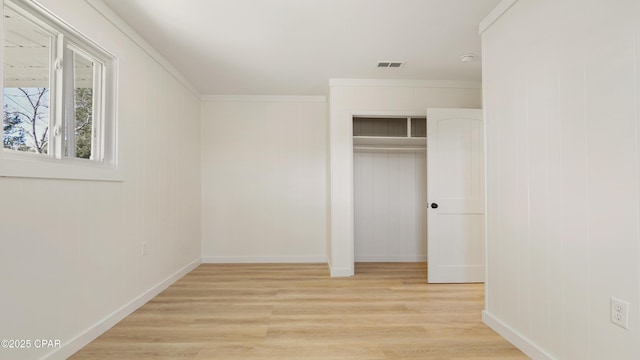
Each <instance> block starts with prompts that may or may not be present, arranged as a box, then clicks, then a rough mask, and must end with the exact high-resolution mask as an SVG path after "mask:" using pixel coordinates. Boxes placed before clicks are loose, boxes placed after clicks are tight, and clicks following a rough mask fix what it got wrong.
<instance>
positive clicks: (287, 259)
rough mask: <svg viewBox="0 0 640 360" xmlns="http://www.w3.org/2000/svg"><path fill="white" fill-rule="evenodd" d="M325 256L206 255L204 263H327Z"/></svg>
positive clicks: (203, 259)
mask: <svg viewBox="0 0 640 360" xmlns="http://www.w3.org/2000/svg"><path fill="white" fill-rule="evenodd" d="M326 262H327V258H326V257H324V256H205V257H203V258H202V263H203V264H270V263H277V264H286V263H290V264H296V263H326Z"/></svg>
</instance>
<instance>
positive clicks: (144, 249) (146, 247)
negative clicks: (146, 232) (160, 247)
mask: <svg viewBox="0 0 640 360" xmlns="http://www.w3.org/2000/svg"><path fill="white" fill-rule="evenodd" d="M148 254H149V243H148V242H146V241H144V242H142V256H145V255H148Z"/></svg>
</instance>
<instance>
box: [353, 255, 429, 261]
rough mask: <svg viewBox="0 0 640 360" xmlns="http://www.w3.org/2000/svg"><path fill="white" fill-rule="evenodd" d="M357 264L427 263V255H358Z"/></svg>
mask: <svg viewBox="0 0 640 360" xmlns="http://www.w3.org/2000/svg"><path fill="white" fill-rule="evenodd" d="M355 260H356V262H426V261H427V255H382V256H377V255H356V256H355Z"/></svg>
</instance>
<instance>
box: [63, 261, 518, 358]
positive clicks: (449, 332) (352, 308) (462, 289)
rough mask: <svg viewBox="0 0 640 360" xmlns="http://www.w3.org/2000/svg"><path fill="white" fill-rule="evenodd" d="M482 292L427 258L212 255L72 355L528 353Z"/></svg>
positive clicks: (441, 355)
mask: <svg viewBox="0 0 640 360" xmlns="http://www.w3.org/2000/svg"><path fill="white" fill-rule="evenodd" d="M483 291H484V287H483V285H482V284H462V285H458V284H455V285H452V284H447V285H432V284H429V285H428V284H426V265H425V264H424V263H360V264H357V265H356V276H354V277H351V278H330V277H329V274H328V271H327V266H326V265H325V264H295V265H292V264H233V265H229V264H204V265H201V266H199V267H198V268H197V269H195V270H194V271H192V272H191V273H189V274H187V275H186V276H185V277H183V278H182V279H180V280H179V281H178V282H176V283H175V284H173V285H172V286H171V287H169V288H168V289H167V290H165V291H164V292H162V293H161V294H160V295H158V296H157V297H155V298H154V299H152V300H151V301H149V302H148V303H147V304H145V305H144V306H143V307H141V308H140V309H138V310H137V311H136V312H134V313H133V314H131V315H130V316H129V317H127V318H126V319H124V320H123V321H121V322H120V323H118V324H117V325H116V326H114V327H113V328H111V329H110V330H109V331H107V332H106V333H104V334H103V335H102V336H100V337H99V338H97V339H96V340H95V341H93V342H92V343H90V344H89V345H87V346H86V347H85V348H83V349H81V350H80V351H79V352H78V353H76V354H75V355H74V356H72V357H71V359H74V360H80V359H92V360H100V359H167V360H168V359H194V360H204V359H278V360H287V359H318V360H320V359H323V360H324V359H336V360H337V359H340V360H348V359H368V360H378V359H475V360H480V359H528V357H526V356H525V355H523V354H522V353H521V352H520V351H519V350H518V349H516V348H515V347H513V346H512V345H511V344H509V343H508V342H507V341H506V340H504V339H503V338H501V337H500V336H499V335H497V334H496V333H495V332H494V331H493V330H491V329H489V328H488V327H487V326H485V325H484V324H483V323H482V322H481V311H482V309H483V306H484V305H483V304H484V295H483Z"/></svg>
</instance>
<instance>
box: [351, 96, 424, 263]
mask: <svg viewBox="0 0 640 360" xmlns="http://www.w3.org/2000/svg"><path fill="white" fill-rule="evenodd" d="M358 116H361V117H396V116H397V117H426V116H427V109H426V108H425V109H424V111H416V110H415V109H412V110H406V111H403V110H389V111H385V110H361V111H352V112H351V113H350V119H351V126H350V127H349V129H350V131H349V149H350V154H351V182H350V184H349V187H350V189H351V191H350V192H351V198H350V210H351V211H350V212H351V217H350V220H351V224H350V225H351V237H350V242H349V246H350V249H351V266H352V268H353V269H354V270H353V272H354V274H355V262H356V261H355V216H356V213H355V189H354V179H355V166H354V163H353V151H354V150H353V118H354V117H358ZM427 121H429V119H427ZM427 137H428V134H427ZM428 173H429V166H428V165H427V174H428ZM425 206H426V204H425ZM425 221H427V220H426V219H425ZM428 226H429V225H428V224H427V228H428ZM425 241H427V239H425ZM428 254H429V248H428V246H427V256H428Z"/></svg>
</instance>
